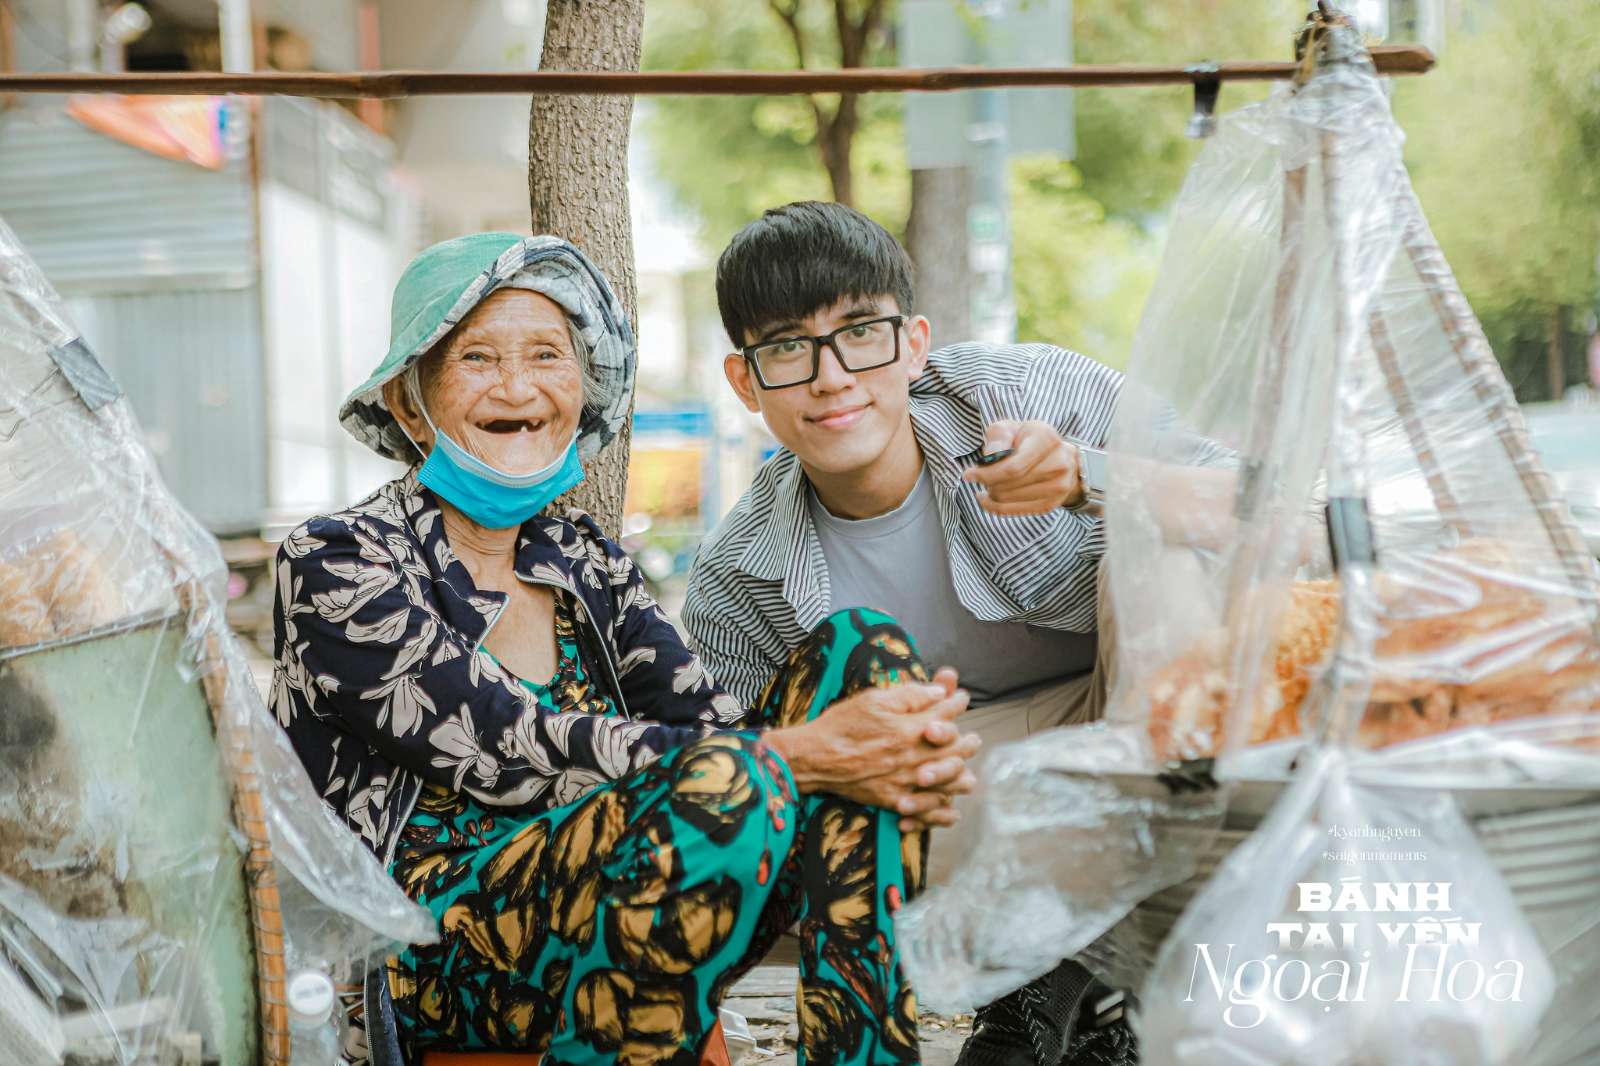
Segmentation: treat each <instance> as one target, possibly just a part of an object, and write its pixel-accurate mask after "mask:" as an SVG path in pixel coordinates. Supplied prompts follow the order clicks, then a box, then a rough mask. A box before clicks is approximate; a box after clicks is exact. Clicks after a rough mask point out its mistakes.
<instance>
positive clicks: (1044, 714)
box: [927, 565, 1116, 886]
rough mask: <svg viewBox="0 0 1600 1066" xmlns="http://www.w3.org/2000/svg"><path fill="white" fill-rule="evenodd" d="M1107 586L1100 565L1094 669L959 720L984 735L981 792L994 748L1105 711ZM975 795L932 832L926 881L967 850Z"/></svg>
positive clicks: (938, 878)
mask: <svg viewBox="0 0 1600 1066" xmlns="http://www.w3.org/2000/svg"><path fill="white" fill-rule="evenodd" d="M1106 587H1107V586H1106V568H1105V566H1104V565H1102V566H1101V567H1100V593H1099V608H1098V618H1099V620H1100V631H1099V637H1100V641H1099V646H1098V647H1097V648H1096V649H1095V664H1094V670H1093V671H1092V672H1091V673H1088V674H1085V675H1083V676H1082V677H1075V678H1073V679H1072V680H1071V681H1063V682H1062V683H1060V684H1059V685H1051V686H1049V687H1047V688H1042V689H1039V690H1037V691H1035V692H1032V693H1030V694H1028V695H1026V696H1021V697H1018V698H1017V699H1010V700H1000V701H998V702H996V703H991V704H988V705H986V706H983V707H979V708H977V709H976V710H970V711H968V712H966V713H965V714H963V715H962V716H961V717H960V718H958V719H957V720H956V724H957V725H959V726H960V727H961V729H962V731H963V732H967V733H976V734H978V736H980V737H982V738H983V750H982V752H981V753H980V754H979V756H978V759H977V761H976V772H977V775H978V780H979V782H980V784H979V788H978V792H979V794H980V795H981V793H982V791H983V787H982V781H983V770H984V762H985V760H986V759H987V758H988V757H989V753H991V752H993V751H994V749H995V748H997V747H999V746H1000V745H1002V744H1009V743H1011V742H1013V741H1017V740H1025V739H1026V738H1028V737H1031V736H1033V735H1034V734H1035V733H1042V732H1044V731H1045V730H1047V729H1055V728H1056V727H1057V726H1064V725H1082V724H1083V723H1085V722H1093V721H1097V720H1098V719H1100V718H1103V717H1105V713H1106V692H1107V690H1108V689H1109V687H1110V678H1111V665H1112V662H1113V658H1112V656H1113V654H1114V651H1115V643H1116V642H1115V640H1114V638H1113V634H1112V630H1113V627H1112V624H1111V612H1110V603H1109V600H1108V598H1107V595H1106ZM976 799H977V796H958V797H957V798H956V804H955V805H956V810H957V811H960V812H961V821H959V822H958V823H956V825H955V826H953V827H951V828H949V829H935V830H934V831H933V834H932V836H931V837H930V838H929V843H928V847H929V852H928V880H927V884H928V885H930V886H931V885H942V884H944V883H945V881H946V880H947V879H948V877H949V874H950V872H951V870H952V869H954V867H955V866H956V864H957V863H959V862H960V861H961V857H962V856H963V855H965V854H966V853H967V851H968V845H967V843H966V839H967V838H966V834H967V833H968V832H970V831H971V830H972V829H973V827H974V825H975V824H976V821H977V813H978V812H977V808H976V803H975V802H974V801H975V800H976Z"/></svg>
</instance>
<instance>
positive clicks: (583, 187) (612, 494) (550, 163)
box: [528, 0, 644, 537]
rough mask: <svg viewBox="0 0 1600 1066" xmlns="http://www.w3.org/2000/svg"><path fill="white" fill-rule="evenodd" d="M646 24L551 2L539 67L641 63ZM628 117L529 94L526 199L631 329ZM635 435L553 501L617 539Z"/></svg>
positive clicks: (607, 107)
mask: <svg viewBox="0 0 1600 1066" xmlns="http://www.w3.org/2000/svg"><path fill="white" fill-rule="evenodd" d="M643 30H644V0H549V4H548V7H547V11H546V15H545V27H544V50H543V53H542V55H541V56H540V58H539V69H540V70H638V69H639V54H640V46H641V40H642V37H643ZM632 115H633V97H631V96H577V95H561V96H548V95H547V96H535V97H534V98H533V108H532V114H531V116H530V118H529V122H528V200H529V205H530V207H531V209H532V213H533V230H534V232H535V233H552V234H555V235H556V236H558V237H565V238H566V239H567V240H569V241H571V242H572V243H573V244H575V245H577V246H578V247H579V248H581V249H583V251H584V252H585V253H586V254H587V255H588V256H589V257H590V258H591V259H593V260H594V262H595V265H596V266H598V267H599V268H600V270H601V272H602V273H604V274H605V276H606V278H607V279H608V280H609V281H610V282H611V286H612V288H614V289H615V290H616V292H617V298H618V299H620V300H621V301H622V306H623V307H624V308H625V309H626V311H627V314H628V320H629V322H631V323H632V324H633V326H634V332H635V335H637V333H638V313H637V309H636V294H637V290H636V286H635V280H634V268H633V230H632V226H631V224H630V221H629V216H628V121H629V119H630V118H631V117H632ZM629 412H630V415H631V412H632V403H631V399H630V404H629ZM630 421H631V419H630ZM631 439H632V426H631V425H628V426H624V427H623V429H622V432H621V433H619V434H618V435H617V437H616V439H615V440H613V441H612V442H611V444H610V445H608V446H607V447H606V448H605V449H604V450H602V451H601V452H600V454H599V455H597V456H595V457H594V458H593V459H590V460H589V461H588V462H586V463H585V464H584V470H585V478H584V481H583V484H581V485H579V486H578V487H577V488H576V489H574V490H573V491H572V492H570V493H568V494H566V495H565V496H562V497H561V498H560V499H559V500H557V501H556V502H555V503H554V504H552V505H551V506H552V508H555V509H565V508H566V507H581V508H583V509H584V510H585V511H588V512H589V513H590V514H591V515H593V516H594V519H595V521H596V522H598V523H599V524H600V528H601V529H603V530H605V531H606V533H607V535H608V536H612V537H616V536H619V535H620V534H621V530H622V497H623V493H624V491H625V490H626V488H627V484H628V453H629V445H630V441H631Z"/></svg>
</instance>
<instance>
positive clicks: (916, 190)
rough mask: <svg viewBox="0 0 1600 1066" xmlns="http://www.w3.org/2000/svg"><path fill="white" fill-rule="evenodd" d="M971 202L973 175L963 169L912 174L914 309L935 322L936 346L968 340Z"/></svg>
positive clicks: (909, 244) (909, 237)
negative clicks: (914, 273)
mask: <svg viewBox="0 0 1600 1066" xmlns="http://www.w3.org/2000/svg"><path fill="white" fill-rule="evenodd" d="M971 201H972V172H971V171H969V170H968V169H967V168H966V167H940V168H938V169H930V170H913V171H912V172H911V218H910V219H909V220H908V221H907V222H906V251H907V252H908V253H910V255H911V262H912V264H913V265H914V266H915V267H916V270H917V311H918V312H919V313H921V314H924V315H927V316H928V319H929V320H930V321H931V322H932V323H933V342H934V344H935V345H941V344H950V343H952V342H954V341H965V340H971V339H972V272H971V270H970V268H969V263H968V261H967V208H968V206H969V205H970V203H971Z"/></svg>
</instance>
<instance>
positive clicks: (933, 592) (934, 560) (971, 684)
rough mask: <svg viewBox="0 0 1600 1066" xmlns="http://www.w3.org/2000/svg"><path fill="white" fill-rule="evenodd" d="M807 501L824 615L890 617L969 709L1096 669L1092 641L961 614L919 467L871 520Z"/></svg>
mask: <svg viewBox="0 0 1600 1066" xmlns="http://www.w3.org/2000/svg"><path fill="white" fill-rule="evenodd" d="M806 501H807V505H808V506H809V507H810V509H811V520H812V522H813V523H814V524H815V525H816V529H817V538H818V539H819V540H820V541H821V542H822V554H823V556H824V557H825V558H826V559H827V563H828V587H829V604H828V609H829V611H830V612H831V611H839V610H844V609H846V608H849V607H870V608H874V609H876V610H880V611H885V612H887V613H889V614H891V615H893V616H894V617H895V618H896V619H897V620H898V621H899V622H900V623H901V624H902V625H904V626H905V627H906V629H908V630H909V631H910V632H911V635H912V636H914V637H915V638H916V640H917V649H918V651H920V652H921V654H922V659H923V661H924V662H926V663H927V664H928V666H929V668H930V669H932V668H935V667H939V666H953V667H955V668H956V669H957V670H959V671H960V672H961V685H962V687H963V688H965V689H966V690H967V691H968V692H970V693H971V694H972V701H973V704H974V705H977V704H981V703H989V702H993V701H995V700H1000V699H1008V698H1010V697H1013V696H1021V695H1025V694H1026V693H1028V692H1030V691H1032V690H1033V689H1037V688H1040V687H1043V686H1044V685H1047V684H1050V683H1052V682H1056V681H1065V680H1067V679H1069V678H1073V677H1077V676H1079V675H1081V674H1085V673H1087V672H1089V671H1090V670H1091V669H1093V668H1094V654H1095V635H1094V634H1093V633H1068V632H1063V631H1061V630H1055V629H1045V628H1043V627H1040V626H1030V625H1026V624H1024V623H1022V622H982V621H979V620H978V619H976V618H974V617H973V616H972V612H970V611H968V610H967V609H966V608H965V607H964V606H962V604H961V601H960V599H958V598H957V596H956V589H955V583H954V581H953V579H952V578H951V576H950V556H949V554H948V550H947V549H946V547H945V543H944V528H943V526H942V525H940V522H939V507H938V503H937V501H936V500H935V499H934V497H933V485H932V483H931V481H930V479H929V477H928V472H927V470H926V468H924V470H923V472H922V474H921V476H920V477H918V478H917V484H916V487H915V488H913V489H912V490H911V495H909V496H907V497H906V499H905V502H904V503H902V504H901V505H900V506H899V507H896V508H895V509H894V510H892V511H890V512H889V513H888V514H882V515H878V516H877V517H875V518H863V519H860V520H850V519H845V518H839V517H837V516H835V515H833V514H832V513H830V512H829V511H828V509H827V508H826V507H824V506H823V505H822V502H821V501H820V500H818V499H817V495H816V493H815V492H813V491H811V490H810V488H809V487H808V488H807V491H806Z"/></svg>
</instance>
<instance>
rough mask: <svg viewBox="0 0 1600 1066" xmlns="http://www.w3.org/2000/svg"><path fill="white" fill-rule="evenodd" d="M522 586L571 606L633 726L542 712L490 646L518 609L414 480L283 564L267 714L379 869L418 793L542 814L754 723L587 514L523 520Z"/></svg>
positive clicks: (367, 504) (313, 537)
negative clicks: (430, 791)
mask: <svg viewBox="0 0 1600 1066" xmlns="http://www.w3.org/2000/svg"><path fill="white" fill-rule="evenodd" d="M516 573H517V576H518V577H520V578H522V579H523V580H524V581H529V582H533V583H536V584H542V585H549V586H552V587H556V588H561V589H566V590H567V591H569V592H571V593H572V594H573V595H574V601H575V603H576V605H577V614H578V617H579V622H580V626H581V636H582V639H581V641H580V646H581V650H582V653H583V655H584V659H585V664H586V666H587V667H588V669H589V670H590V672H591V675H592V676H594V677H596V678H597V679H599V681H600V683H601V684H602V685H603V686H604V687H605V688H606V690H607V694H608V695H610V696H611V698H612V699H613V700H614V701H615V702H616V705H617V708H618V709H619V710H620V711H621V712H622V717H603V716H599V715H590V714H581V713H567V714H551V713H548V712H546V711H543V710H540V709H539V705H538V701H537V700H535V699H534V698H533V696H532V694H531V693H529V692H528V691H527V689H525V688H524V687H523V686H522V685H521V684H520V683H519V682H518V681H517V680H516V679H515V678H513V677H511V676H510V675H509V674H508V673H507V672H506V671H505V670H503V669H502V668H501V667H500V666H499V665H498V664H497V663H496V662H495V660H494V659H493V657H491V656H490V655H489V654H488V653H487V652H486V651H483V650H482V647H481V646H482V643H483V639H484V637H485V636H486V635H487V634H488V632H489V629H490V628H491V627H492V626H493V625H494V623H495V620H496V618H498V617H499V614H500V611H501V610H502V609H503V608H504V606H505V604H506V596H505V594H504V593H500V592H491V591H483V590H480V589H478V588H477V587H476V586H475V585H474V584H473V581H472V577H471V575H470V574H468V572H467V568H466V566H465V564H463V563H462V562H461V560H460V559H458V558H457V557H456V555H455V553H454V552H453V551H451V549H450V544H449V542H448V541H447V539H446V538H445V535H444V523H443V520H442V517H441V515H440V511H439V505H438V501H437V499H436V498H435V497H434V496H433V494H432V493H431V492H429V491H428V490H427V489H426V488H423V487H422V486H420V485H418V484H417V481H416V471H415V470H413V471H412V472H411V473H409V474H407V475H406V476H405V477H402V478H399V479H397V480H395V481H391V482H389V483H388V484H386V485H384V486H383V487H382V488H380V489H379V490H378V491H377V492H375V493H374V494H373V495H372V496H370V497H368V498H367V499H365V500H363V501H362V502H360V503H358V504H356V505H355V506H354V507H352V508H350V509H349V510H347V511H342V512H340V513H338V514H332V515H326V516H321V517H317V518H312V519H310V520H309V521H307V522H306V523H305V524H304V525H302V526H301V527H300V528H298V529H296V530H295V531H294V532H293V533H292V534H291V535H290V536H289V538H288V539H287V540H285V541H284V543H283V546H282V547H281V548H280V549H279V551H278V557H277V564H276V577H277V604H276V611H275V612H274V620H273V645H274V653H275V656H276V667H275V670H274V674H273V681H272V694H271V698H270V699H271V705H272V708H273V711H274V712H275V713H276V714H277V716H278V721H279V723H280V724H282V726H283V728H284V729H285V730H287V732H288V734H289V738H290V740H291V742H292V743H293V744H294V748H295V751H296V752H298V753H299V756H300V759H301V761H302V762H303V763H305V766H306V769H307V770H308V771H309V772H310V774H311V779H312V780H313V781H314V782H315V783H316V784H317V785H318V787H320V788H321V789H322V796H323V799H324V800H325V801H326V802H327V803H328V804H329V805H330V806H331V807H332V808H333V809H334V812H335V813H336V814H338V815H339V816H340V817H341V818H343V819H344V821H345V823H346V824H347V825H349V826H350V828H351V829H352V830H354V831H355V833H356V834H357V835H359V836H360V837H361V839H362V841H364V842H365V843H366V844H367V846H368V847H370V848H371V849H372V850H373V851H374V853H376V854H377V855H378V857H379V858H380V859H381V860H382V861H383V862H384V863H385V864H387V863H388V862H389V861H390V860H391V859H392V857H393V851H394V845H395V842H396V841H397V840H398V838H399V834H400V829H401V828H402V827H403V826H404V825H405V822H406V819H408V818H409V817H410V816H411V809H412V807H413V805H414V804H415V803H416V798H417V794H418V792H419V791H420V789H421V787H422V785H423V783H424V782H434V783H438V784H442V785H447V786H449V787H451V788H454V789H457V790H459V791H463V792H467V793H469V794H471V795H472V796H474V797H476V798H477V799H478V800H479V801H480V802H482V803H485V804H490V805H496V806H502V807H509V808H516V809H519V810H523V811H538V810H543V809H545V808H547V807H554V806H560V805H561V804H564V803H569V802H571V801H572V800H574V799H577V798H578V797H579V796H582V795H583V794H584V793H586V792H588V791H589V790H590V789H592V788H593V787H595V786H596V785H597V784H599V783H601V782H604V781H608V780H615V779H616V778H619V777H622V776H623V775H625V774H627V773H629V772H630V771H632V770H634V769H636V768H638V767H640V766H643V765H645V764H646V763H649V762H651V761H652V760H654V759H655V758H657V757H658V756H659V755H660V754H661V753H662V752H665V751H668V750H670V749H672V748H674V747H677V746H679V745H682V744H684V743H686V742H688V741H690V740H692V739H694V738H695V737H698V736H700V735H702V734H703V733H705V732H706V731H707V730H708V729H711V728H715V727H720V726H733V725H737V724H738V723H739V722H740V721H741V720H742V718H743V716H744V711H743V708H742V707H741V706H740V705H739V703H738V701H736V700H734V699H733V697H731V696H729V695H727V694H726V693H724V692H723V691H722V690H721V689H720V688H718V687H717V686H716V684H715V683H714V682H713V681H712V679H711V677H710V676H709V675H708V674H707V673H706V671H705V669H704V668H703V667H702V666H701V664H700V661H699V659H697V658H696V657H695V655H694V654H693V653H692V652H690V651H689V650H688V648H687V647H685V645H684V642H683V639H682V637H681V636H680V634H679V632H678V630H677V628H676V627H675V626H674V625H673V624H672V622H671V621H670V620H669V619H668V618H667V617H666V615H665V614H663V613H662V611H661V608H660V607H659V606H657V604H656V602H655V601H654V600H653V599H652V598H651V596H650V594H649V593H648V592H647V591H646V589H645V587H644V582H643V579H642V578H641V576H640V574H639V571H638V570H637V569H636V568H635V567H634V565H633V561H632V560H631V559H629V558H628V556H627V554H626V553H624V552H623V551H622V549H621V548H619V547H617V545H615V544H614V543H612V542H611V541H609V540H607V539H606V538H605V537H604V536H603V535H602V534H601V532H600V529H599V527H598V526H596V525H595V523H594V521H593V520H592V519H591V518H589V516H588V515H586V514H584V513H583V512H581V511H572V512H571V513H570V514H569V516H568V519H567V520H562V519H556V518H545V517H539V518H535V519H533V520H531V521H529V522H527V523H525V524H524V525H523V527H522V529H521V532H520V535H519V539H518V543H517V559H516Z"/></svg>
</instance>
